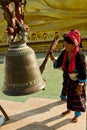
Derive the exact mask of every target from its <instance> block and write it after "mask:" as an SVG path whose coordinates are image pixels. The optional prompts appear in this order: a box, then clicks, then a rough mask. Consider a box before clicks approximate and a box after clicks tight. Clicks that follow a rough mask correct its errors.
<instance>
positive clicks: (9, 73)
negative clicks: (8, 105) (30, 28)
mask: <svg viewBox="0 0 87 130" xmlns="http://www.w3.org/2000/svg"><path fill="white" fill-rule="evenodd" d="M4 65H5V72H4V85H3V88H2V89H3V90H2V91H3V93H4V94H6V95H10V96H20V95H28V94H32V93H35V92H37V91H39V90H42V89H44V88H45V81H44V80H43V78H42V75H41V72H40V69H39V66H38V63H37V60H36V55H35V53H34V51H33V49H32V48H30V47H29V46H28V45H26V43H22V42H21V43H18V42H17V43H15V44H12V45H11V46H10V48H9V49H8V50H7V52H6V54H5V64H4Z"/></svg>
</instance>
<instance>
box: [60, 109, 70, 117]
mask: <svg viewBox="0 0 87 130" xmlns="http://www.w3.org/2000/svg"><path fill="white" fill-rule="evenodd" d="M70 112H71V111H70V110H67V111H65V112H63V113H62V115H63V116H66V115H67V114H70Z"/></svg>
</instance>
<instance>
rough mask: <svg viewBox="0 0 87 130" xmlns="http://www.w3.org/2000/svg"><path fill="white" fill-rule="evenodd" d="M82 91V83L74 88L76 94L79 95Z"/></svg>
mask: <svg viewBox="0 0 87 130" xmlns="http://www.w3.org/2000/svg"><path fill="white" fill-rule="evenodd" d="M82 91H83V86H82V85H78V86H77V89H76V92H77V94H78V95H81V94H82Z"/></svg>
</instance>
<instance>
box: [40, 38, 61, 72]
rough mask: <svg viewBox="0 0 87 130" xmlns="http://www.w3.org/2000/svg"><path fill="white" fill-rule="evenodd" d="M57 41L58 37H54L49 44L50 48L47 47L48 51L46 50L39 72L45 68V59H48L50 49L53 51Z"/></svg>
mask: <svg viewBox="0 0 87 130" xmlns="http://www.w3.org/2000/svg"><path fill="white" fill-rule="evenodd" d="M58 42H59V38H55V39H54V40H53V42H52V44H51V46H50V49H49V51H48V53H47V55H46V57H45V59H44V61H43V63H42V64H41V66H40V71H41V73H43V71H44V69H45V65H46V63H47V61H48V59H49V55H50V51H54V50H55V48H56V45H57V43H58Z"/></svg>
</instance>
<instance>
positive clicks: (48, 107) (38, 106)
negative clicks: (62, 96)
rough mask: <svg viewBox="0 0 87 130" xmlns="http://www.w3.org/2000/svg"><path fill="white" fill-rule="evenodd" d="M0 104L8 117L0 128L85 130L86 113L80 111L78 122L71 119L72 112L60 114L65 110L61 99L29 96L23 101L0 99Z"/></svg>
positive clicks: (3, 129)
mask: <svg viewBox="0 0 87 130" xmlns="http://www.w3.org/2000/svg"><path fill="white" fill-rule="evenodd" d="M0 105H1V106H2V107H3V108H4V110H5V111H6V113H7V114H8V115H9V118H10V120H8V121H6V123H5V124H4V125H3V126H0V130H86V124H87V123H86V113H82V116H81V117H80V118H79V120H78V123H72V121H71V119H72V118H73V115H74V113H73V112H72V113H71V114H69V115H67V116H65V117H63V116H61V113H62V112H63V111H65V110H66V102H63V101H58V100H51V99H42V98H29V99H28V100H27V101H26V102H24V103H20V102H13V101H6V100H0ZM0 115H2V113H1V112H0Z"/></svg>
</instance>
